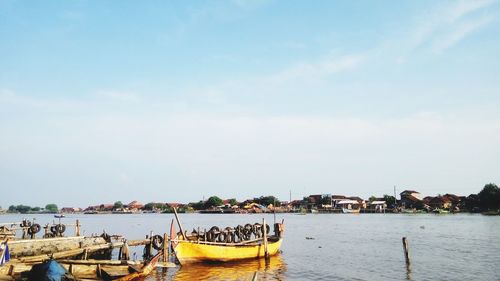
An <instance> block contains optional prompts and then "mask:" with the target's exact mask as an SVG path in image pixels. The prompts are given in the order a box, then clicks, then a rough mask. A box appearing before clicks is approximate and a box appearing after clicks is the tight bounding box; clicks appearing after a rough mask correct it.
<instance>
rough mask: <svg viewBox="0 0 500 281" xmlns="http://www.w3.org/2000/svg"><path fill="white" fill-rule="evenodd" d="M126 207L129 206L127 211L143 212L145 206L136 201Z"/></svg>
mask: <svg viewBox="0 0 500 281" xmlns="http://www.w3.org/2000/svg"><path fill="white" fill-rule="evenodd" d="M126 206H127V209H128V210H130V211H138V210H141V209H143V208H144V205H143V204H142V203H140V202H138V201H135V200H134V201H132V202H130V203H128V204H127V205H126Z"/></svg>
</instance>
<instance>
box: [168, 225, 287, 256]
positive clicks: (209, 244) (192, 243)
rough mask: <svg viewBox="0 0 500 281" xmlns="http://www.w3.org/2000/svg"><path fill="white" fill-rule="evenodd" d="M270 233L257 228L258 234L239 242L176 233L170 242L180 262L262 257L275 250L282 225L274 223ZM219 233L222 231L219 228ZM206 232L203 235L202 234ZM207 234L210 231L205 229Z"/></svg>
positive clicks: (277, 247)
mask: <svg viewBox="0 0 500 281" xmlns="http://www.w3.org/2000/svg"><path fill="white" fill-rule="evenodd" d="M274 227H275V229H274V233H275V234H274V235H270V236H267V232H268V231H269V229H267V232H266V233H265V234H264V232H265V231H264V230H262V229H261V230H260V231H261V233H262V235H260V234H257V237H255V238H254V239H251V240H248V239H247V240H244V239H242V240H241V241H239V242H229V243H228V242H227V240H226V241H225V242H222V241H220V239H219V241H218V242H217V241H215V242H213V241H207V239H202V238H200V237H202V236H203V235H196V237H193V236H191V237H189V236H187V235H185V236H187V239H185V237H184V235H180V233H179V235H176V236H171V237H176V238H174V239H172V246H173V248H174V252H175V255H176V257H177V259H178V260H179V263H180V264H181V265H184V264H187V263H195V262H207V261H208V262H210V261H211V262H214V261H215V262H227V261H237V260H244V259H252V258H262V257H265V256H266V254H267V256H273V255H276V254H277V253H279V250H280V247H281V243H282V242H283V234H284V225H283V223H276V224H275V225H274ZM220 233H223V232H220ZM206 234H207V233H205V234H204V236H205V237H206ZM208 235H210V233H209V232H208Z"/></svg>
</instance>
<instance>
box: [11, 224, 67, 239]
mask: <svg viewBox="0 0 500 281" xmlns="http://www.w3.org/2000/svg"><path fill="white" fill-rule="evenodd" d="M21 226H22V227H27V228H28V230H27V232H28V234H29V235H33V234H37V233H38V232H40V230H41V229H42V227H41V226H40V225H39V224H38V223H34V224H31V223H29V225H22V224H21ZM65 231H66V226H65V225H64V224H62V223H60V224H56V225H52V226H51V227H50V233H51V234H53V235H52V236H57V235H59V236H60V235H61V234H63V233H64V232H65ZM52 236H50V237H52Z"/></svg>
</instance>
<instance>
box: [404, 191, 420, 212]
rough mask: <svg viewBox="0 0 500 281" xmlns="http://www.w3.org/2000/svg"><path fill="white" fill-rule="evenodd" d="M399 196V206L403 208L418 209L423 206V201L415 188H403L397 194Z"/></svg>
mask: <svg viewBox="0 0 500 281" xmlns="http://www.w3.org/2000/svg"><path fill="white" fill-rule="evenodd" d="M399 195H400V196H401V201H400V204H401V207H403V208H405V209H413V208H416V209H420V208H422V207H423V205H424V202H423V198H422V195H421V194H420V192H418V191H415V190H405V191H403V192H401V193H400V194H399Z"/></svg>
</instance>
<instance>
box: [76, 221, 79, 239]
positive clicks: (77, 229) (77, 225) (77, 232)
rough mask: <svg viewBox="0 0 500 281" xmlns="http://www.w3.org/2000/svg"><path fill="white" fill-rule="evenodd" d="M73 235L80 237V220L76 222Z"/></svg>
mask: <svg viewBox="0 0 500 281" xmlns="http://www.w3.org/2000/svg"><path fill="white" fill-rule="evenodd" d="M75 235H76V236H80V220H76V226H75Z"/></svg>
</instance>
